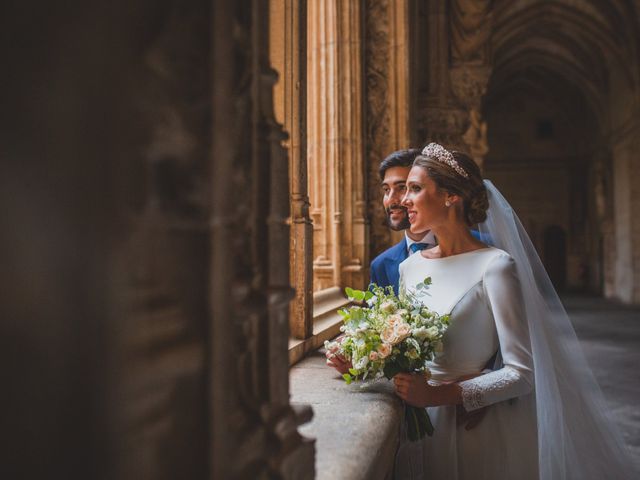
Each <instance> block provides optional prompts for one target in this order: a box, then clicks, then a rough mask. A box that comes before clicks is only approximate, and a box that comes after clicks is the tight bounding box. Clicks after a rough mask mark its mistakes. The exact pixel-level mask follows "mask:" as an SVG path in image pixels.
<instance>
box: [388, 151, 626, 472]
mask: <svg viewBox="0 0 640 480" xmlns="http://www.w3.org/2000/svg"><path fill="white" fill-rule="evenodd" d="M403 205H404V206H405V207H407V209H408V214H409V222H410V223H411V230H412V231H413V230H415V231H426V230H432V231H433V232H434V233H435V236H436V238H437V239H438V246H436V247H434V248H432V249H430V250H424V251H422V252H421V254H416V255H412V256H410V257H408V258H407V259H406V260H405V261H404V262H403V263H402V264H401V265H400V288H401V291H402V292H413V293H414V294H417V292H416V289H415V287H416V285H417V284H418V283H421V282H423V280H424V279H425V278H426V277H431V280H432V283H431V285H430V287H429V289H428V290H426V291H425V290H422V289H421V290H419V291H420V292H424V293H422V296H421V297H420V301H422V302H423V303H424V304H425V305H426V306H428V307H429V308H431V309H432V310H435V311H437V312H438V313H441V314H446V313H450V314H451V319H452V320H451V324H450V327H449V330H448V331H447V333H446V334H445V338H444V342H443V350H442V352H441V353H439V354H438V356H437V357H436V358H435V360H434V361H433V362H431V363H430V365H429V368H430V370H431V374H432V377H431V380H430V381H429V382H426V381H425V379H424V377H423V376H422V375H412V374H399V375H397V376H396V377H394V384H395V389H396V393H397V394H398V395H399V396H400V397H401V398H402V399H403V400H405V401H406V402H407V403H408V404H410V405H414V406H421V407H428V411H429V415H430V417H431V420H432V422H433V425H434V427H435V433H434V435H433V436H432V437H426V438H425V440H424V441H423V444H422V445H421V448H419V449H418V450H419V451H418V452H417V453H416V449H415V448H412V449H407V450H405V452H408V451H412V453H411V455H409V456H408V458H406V459H404V458H401V457H402V456H400V455H399V457H398V461H397V464H398V465H397V466H398V468H397V474H398V476H400V477H409V478H425V479H428V480H439V479H446V480H455V479H471V478H473V479H538V478H541V479H545V480H546V479H594V480H595V479H598V480H600V479H604V478H612V479H613V478H615V479H622V478H628V477H631V471H630V467H629V462H628V458H627V454H626V450H625V447H624V445H623V443H622V441H621V439H620V437H619V435H618V434H617V432H616V431H615V428H614V427H613V425H612V423H611V422H610V421H609V420H608V418H607V416H606V406H605V404H604V400H603V397H602V394H601V392H600V390H599V388H598V386H597V384H596V382H595V379H594V378H593V376H592V374H591V372H590V370H589V368H588V366H587V364H586V361H585V359H584V357H583V355H582V353H581V350H580V347H579V345H578V341H577V338H576V336H575V333H574V331H573V328H572V326H571V323H570V322H569V319H568V317H567V315H566V313H565V311H564V309H563V307H562V304H561V303H560V300H559V298H558V296H557V294H556V293H555V291H554V289H553V287H552V285H551V282H550V281H549V278H548V277H547V275H546V273H545V271H544V268H543V267H542V264H541V262H540V259H539V258H538V256H537V254H536V253H535V250H534V248H533V246H532V244H531V242H530V240H529V238H528V236H527V234H526V232H525V231H524V229H523V228H522V225H521V224H520V222H519V221H518V218H517V216H516V215H515V213H513V211H512V210H511V208H510V206H509V204H508V203H507V202H506V200H505V199H504V198H503V197H502V196H501V195H500V193H499V192H498V191H497V190H496V189H495V187H494V186H493V185H492V184H491V183H490V182H489V181H486V180H485V181H483V180H482V177H481V174H480V170H479V168H478V166H477V165H476V163H475V162H474V161H473V160H471V159H470V158H469V157H468V156H466V155H464V154H462V153H459V152H450V151H448V150H446V149H445V148H444V147H442V146H441V145H438V144H435V143H431V144H429V145H428V146H427V147H425V148H424V150H423V151H422V155H420V156H418V157H417V158H416V160H415V162H414V164H413V168H412V169H411V171H410V173H409V177H408V178H407V193H406V196H405V197H404V200H403ZM475 224H479V229H480V232H481V238H486V239H489V241H490V243H491V244H492V245H493V246H491V247H490V246H487V245H486V244H484V243H482V242H480V241H479V240H477V239H476V238H475V237H473V236H472V235H471V233H470V232H469V227H470V226H472V225H475ZM496 354H497V355H496ZM494 355H496V358H497V360H496V363H495V365H494V367H493V370H492V371H490V372H489V373H486V374H483V375H479V373H480V372H481V371H482V370H483V368H484V366H485V365H486V364H487V362H488V361H489V360H490V359H491V358H492V357H494ZM461 378H467V380H463V381H460V380H459V379H461ZM469 378H470V379H469ZM482 408H486V414H485V416H484V419H483V420H482V421H481V422H480V423H479V424H478V425H477V426H476V427H475V428H473V429H465V428H464V426H463V425H462V423H463V422H458V421H457V419H459V418H461V415H464V414H466V413H467V412H471V411H476V410H478V409H482ZM458 423H460V424H458ZM401 451H402V449H401ZM404 457H407V455H406V454H405V455H404Z"/></svg>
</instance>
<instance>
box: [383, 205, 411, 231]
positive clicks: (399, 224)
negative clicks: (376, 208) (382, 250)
mask: <svg viewBox="0 0 640 480" xmlns="http://www.w3.org/2000/svg"><path fill="white" fill-rule="evenodd" d="M398 210H400V211H401V215H400V216H401V218H399V219H392V218H391V213H392V211H395V212H394V213H396V215H398V213H397V212H398ZM384 211H385V213H386V214H387V226H388V227H389V228H390V229H391V230H395V231H396V232H399V231H401V230H406V229H407V228H409V227H410V226H411V224H410V223H409V214H408V213H407V209H406V208H405V207H403V206H401V205H390V206H389V208H385V210H384Z"/></svg>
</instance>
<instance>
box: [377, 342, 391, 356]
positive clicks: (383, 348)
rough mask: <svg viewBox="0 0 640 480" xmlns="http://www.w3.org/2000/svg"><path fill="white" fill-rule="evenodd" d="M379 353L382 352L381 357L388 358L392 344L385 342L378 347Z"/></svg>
mask: <svg viewBox="0 0 640 480" xmlns="http://www.w3.org/2000/svg"><path fill="white" fill-rule="evenodd" d="M378 354H380V358H387V357H388V356H389V355H391V345H389V344H388V343H383V344H382V345H380V346H379V347H378Z"/></svg>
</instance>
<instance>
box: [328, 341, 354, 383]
mask: <svg viewBox="0 0 640 480" xmlns="http://www.w3.org/2000/svg"><path fill="white" fill-rule="evenodd" d="M343 339H344V337H343V336H342V335H341V336H339V337H338V338H336V339H335V340H334V341H335V342H336V343H338V344H339V343H342V340H343ZM325 357H327V365H329V366H330V367H333V368H335V369H336V370H337V371H338V372H339V373H340V374H341V375H344V374H345V373H348V372H349V369H350V368H351V366H352V365H351V362H350V361H349V360H347V359H346V358H344V357H343V356H342V355H340V353H338V348H334V349H333V350H327V351H326V353H325Z"/></svg>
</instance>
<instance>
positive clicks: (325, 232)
mask: <svg viewBox="0 0 640 480" xmlns="http://www.w3.org/2000/svg"><path fill="white" fill-rule="evenodd" d="M308 9H309V13H308V15H309V20H310V21H309V24H308V30H309V31H308V42H309V45H308V52H309V55H308V72H309V76H308V91H309V95H308V98H309V99H310V101H309V104H308V106H307V108H308V159H309V198H310V202H311V208H312V209H311V216H312V218H313V219H314V239H313V247H314V257H315V258H314V263H313V264H314V267H313V268H314V290H316V291H317V290H322V289H325V288H329V287H334V286H340V287H341V286H347V285H354V286H361V287H364V286H365V285H366V281H367V278H366V277H367V275H366V273H367V272H366V269H364V268H362V267H358V268H354V267H353V265H349V262H350V261H351V259H353V258H357V259H360V265H362V264H363V263H364V259H365V258H366V256H367V247H368V242H367V236H368V232H367V219H366V217H365V216H363V213H364V211H363V209H362V208H359V207H358V205H361V204H362V203H363V202H364V201H365V198H366V192H365V183H366V182H365V177H364V172H365V167H364V154H363V149H364V146H363V140H364V137H363V118H362V110H361V109H362V104H363V88H362V87H363V80H362V74H361V72H362V70H361V68H362V52H361V50H362V49H361V45H362V27H361V6H360V2H342V1H338V0H318V1H314V2H310V3H309V4H308ZM347 132H348V133H347Z"/></svg>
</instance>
